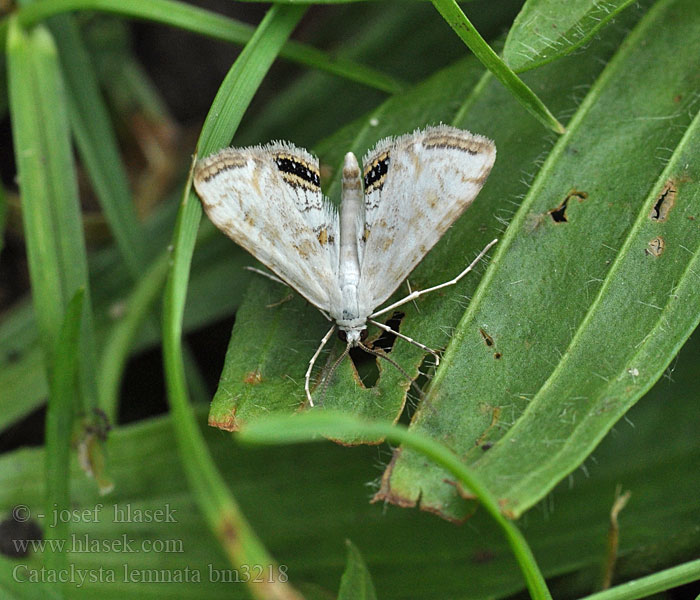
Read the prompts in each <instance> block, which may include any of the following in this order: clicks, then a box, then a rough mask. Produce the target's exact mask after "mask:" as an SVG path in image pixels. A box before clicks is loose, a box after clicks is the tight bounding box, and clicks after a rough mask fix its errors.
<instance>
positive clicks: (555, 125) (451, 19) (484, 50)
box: [432, 0, 565, 133]
mask: <svg viewBox="0 0 700 600" xmlns="http://www.w3.org/2000/svg"><path fill="white" fill-rule="evenodd" d="M432 2H433V5H434V6H435V8H436V9H437V11H438V12H439V13H440V14H441V15H442V17H443V18H444V19H445V21H447V23H448V24H449V25H450V27H452V29H454V31H455V33H456V34H457V35H458V36H459V37H460V39H461V40H462V41H463V42H464V43H465V44H466V45H467V46H468V47H469V49H470V50H471V51H472V52H473V53H474V55H475V56H476V57H477V58H478V59H479V60H480V61H481V62H482V63H483V64H484V66H485V67H486V68H487V69H488V70H489V71H491V72H492V73H493V75H494V77H496V78H497V79H498V80H499V81H500V82H501V83H503V85H505V86H506V88H508V90H510V92H511V93H512V94H513V96H514V97H515V99H516V100H517V101H518V102H520V104H521V105H522V106H523V107H524V108H525V110H527V111H528V112H529V113H530V114H531V115H532V116H534V117H535V118H536V119H538V120H539V121H540V122H541V123H542V124H543V125H544V126H545V127H548V128H550V129H551V130H552V131H556V132H557V133H564V131H565V129H564V126H563V125H562V124H561V123H559V121H557V119H556V118H555V117H554V115H553V114H552V113H551V112H550V110H549V109H548V108H547V107H546V106H545V104H544V102H542V100H540V99H539V98H538V97H537V95H536V94H535V93H534V92H533V91H532V90H531V89H530V88H529V87H528V86H527V85H526V84H525V83H524V82H523V81H522V79H520V78H519V77H518V76H517V75H516V74H515V73H513V71H512V70H511V69H510V68H509V67H508V65H506V63H504V62H503V60H502V59H501V58H500V57H499V56H498V54H496V53H495V52H494V51H493V50H492V49H491V47H490V46H489V45H488V44H487V43H486V42H485V41H484V38H482V37H481V36H480V35H479V32H478V31H477V30H476V29H475V28H474V26H473V25H472V24H471V23H470V22H469V19H467V17H466V15H465V14H464V13H463V12H462V9H461V8H460V7H459V4H457V2H456V1H455V0H432Z"/></svg>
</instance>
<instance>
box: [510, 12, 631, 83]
mask: <svg viewBox="0 0 700 600" xmlns="http://www.w3.org/2000/svg"><path fill="white" fill-rule="evenodd" d="M633 2H634V0H604V1H601V0H573V1H569V2H567V3H566V4H562V3H561V2H559V1H558V0H528V1H527V2H526V3H525V5H524V6H523V8H522V10H521V11H520V13H519V14H518V17H517V18H516V19H515V21H514V22H513V27H511V29H510V31H509V32H508V38H507V39H506V45H505V48H504V49H503V60H505V62H506V63H507V64H508V66H509V67H510V68H511V69H513V71H515V72H516V73H517V72H521V71H526V70H528V69H534V68H536V67H539V66H542V65H544V64H546V63H548V62H549V61H552V60H556V59H557V58H559V57H561V56H564V55H566V54H568V53H569V52H572V51H574V50H575V49H576V48H580V47H581V46H582V45H583V44H585V43H586V42H588V41H589V40H590V39H591V38H593V36H594V35H595V34H596V33H597V32H598V31H599V30H600V29H601V28H603V27H605V26H606V25H607V24H608V23H610V21H611V20H612V19H614V18H615V17H616V16H617V15H618V14H619V13H620V12H621V11H623V10H624V9H625V8H627V7H628V6H630V5H631V4H632V3H633Z"/></svg>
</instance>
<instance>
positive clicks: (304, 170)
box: [194, 125, 497, 406]
mask: <svg viewBox="0 0 700 600" xmlns="http://www.w3.org/2000/svg"><path fill="white" fill-rule="evenodd" d="M495 159H496V147H495V145H494V143H493V142H492V141H491V140H489V139H488V138H486V137H483V136H481V135H475V134H473V133H470V132H469V131H465V130H461V129H456V128H454V127H450V126H447V125H438V126H435V127H428V128H426V129H424V130H416V131H414V132H413V133H409V134H406V135H402V136H399V137H396V138H386V139H383V140H381V141H380V142H378V143H377V145H376V146H375V147H374V149H372V150H370V151H369V152H368V153H367V155H366V156H365V157H364V159H363V160H362V164H363V168H362V169H360V166H359V164H358V162H357V158H355V155H354V154H353V153H352V152H348V153H347V154H346V155H345V160H344V162H343V172H342V192H341V203H340V208H339V209H336V207H335V206H334V205H333V204H332V203H331V202H330V201H329V200H328V198H326V197H324V195H323V193H322V192H321V180H320V172H319V163H318V159H317V158H316V157H314V156H312V155H311V154H310V153H309V152H307V151H306V150H304V149H302V148H297V147H295V146H294V145H292V144H290V143H288V142H272V143H270V144H267V145H264V146H253V147H248V148H226V149H224V150H221V151H220V152H218V153H217V154H214V155H212V156H209V157H207V158H204V159H203V160H201V161H199V162H198V163H197V165H196V167H195V171H194V186H195V189H196V190H197V193H198V195H199V197H200V198H201V201H202V204H203V206H204V210H205V211H206V213H207V215H208V216H209V219H211V221H212V222H213V223H214V225H216V226H217V227H218V228H219V229H220V230H221V231H223V232H224V233H225V234H226V235H228V236H229V237H230V238H231V239H232V240H233V241H235V242H236V243H237V244H239V245H240V246H242V247H243V248H245V249H246V250H247V251H248V252H250V253H251V254H252V255H253V256H254V257H255V258H256V259H258V260H259V261H260V262H261V263H263V264H264V265H265V266H267V267H268V268H269V269H270V270H271V271H272V272H273V273H274V274H275V275H276V276H277V278H279V280H280V281H281V282H283V283H285V284H287V285H289V286H290V287H292V288H293V289H295V290H296V291H297V292H298V293H299V294H301V295H302V296H303V297H304V298H306V300H308V301H309V302H310V303H311V304H313V305H314V306H315V307H316V308H318V309H319V310H320V311H321V312H322V313H323V314H324V316H325V317H326V318H327V319H328V320H329V321H331V322H332V326H331V328H330V329H329V330H328V332H327V333H326V335H325V336H324V337H323V339H322V340H321V343H320V345H319V347H318V349H317V350H316V352H315V353H314V355H313V356H312V358H311V360H310V361H309V367H308V369H307V371H306V376H305V381H304V390H305V392H306V397H307V399H308V402H309V405H310V406H313V399H312V397H311V391H310V377H311V372H312V369H313V366H314V364H315V362H316V359H317V358H318V357H319V355H320V353H321V351H322V349H323V348H324V346H325V345H326V344H327V342H328V340H329V339H330V338H331V336H332V335H333V332H334V331H335V329H336V328H337V329H338V330H339V331H338V334H339V337H340V338H341V339H342V340H343V341H344V342H345V343H346V349H345V352H344V353H343V355H342V356H341V359H342V358H343V357H344V356H345V355H346V354H347V353H348V352H349V350H350V349H351V348H353V347H358V346H359V347H361V348H363V349H364V350H365V351H367V352H370V353H371V354H375V355H377V356H381V355H379V354H378V353H377V352H375V351H373V350H371V349H370V348H368V347H367V346H366V345H365V344H364V343H363V342H364V341H365V339H366V337H367V324H368V323H371V324H373V325H375V326H376V327H378V328H380V329H382V330H385V331H389V332H391V333H393V334H395V335H397V336H398V337H400V338H402V339H404V340H406V341H408V342H410V343H412V344H415V345H417V346H418V347H420V348H421V349H423V350H424V351H427V352H430V353H432V354H433V355H434V356H435V359H436V364H437V363H439V356H438V354H437V352H435V351H434V350H431V349H430V348H428V347H427V346H424V345H423V344H421V343H419V342H416V341H415V340H412V339H411V338H409V337H408V336H405V335H403V334H401V333H399V332H397V331H393V330H392V329H391V328H389V327H388V326H387V325H385V324H384V323H381V322H379V321H377V320H376V317H378V316H380V315H382V314H385V313H387V312H389V311H392V310H394V309H395V308H397V307H398V306H401V305H402V304H405V303H407V302H411V301H413V300H415V299H416V298H417V297H419V296H421V295H423V294H426V293H428V292H431V291H435V290H437V289H440V288H443V287H446V286H449V285H454V284H455V283H457V281H459V280H460V279H461V278H462V277H463V276H464V275H466V274H467V273H468V272H469V271H470V270H472V269H473V267H474V266H475V265H476V263H477V262H478V261H479V260H480V259H481V258H482V257H483V256H484V255H485V254H486V252H487V251H488V250H489V249H490V248H491V246H493V244H495V243H496V241H497V240H493V241H492V242H491V243H490V244H489V245H488V246H486V247H485V248H484V249H483V250H482V252H481V253H480V254H479V256H477V258H476V259H475V260H474V261H473V262H472V263H471V264H470V265H469V266H468V267H467V268H466V269H464V271H462V272H461V273H460V274H459V275H458V276H457V277H455V278H454V279H452V280H451V281H448V282H445V283H442V284H440V285H437V286H434V287H431V288H428V289H424V290H419V291H414V292H412V293H410V294H409V295H408V296H406V297H405V298H403V299H402V300H399V301H398V302H395V303H393V304H391V305H390V306H387V307H385V308H382V309H380V310H376V309H377V307H378V306H381V305H382V304H384V303H385V302H386V300H387V299H388V298H389V297H390V296H391V295H392V294H393V293H394V292H395V291H396V289H397V288H398V287H399V285H401V282H403V281H404V279H406V277H407V276H408V275H409V274H410V272H411V271H412V270H413V268H414V267H415V266H416V265H417V264H418V263H419V262H420V261H421V260H422V259H423V257H424V256H425V255H426V254H427V252H428V251H429V250H430V249H431V248H432V247H433V246H434V245H435V243H436V242H437V241H438V240H439V239H440V238H441V237H442V235H443V234H444V233H445V231H447V229H448V228H449V227H450V226H451V225H452V224H453V223H454V222H455V220H456V219H457V218H458V217H459V216H460V215H461V214H462V212H464V210H465V209H466V208H467V207H468V206H469V205H470V204H471V203H472V202H473V201H474V198H476V196H477V194H478V193H479V191H480V190H481V188H482V186H483V185H484V182H485V181H486V178H487V177H488V175H489V172H490V171H491V167H492V166H493V163H494V161H495ZM273 278H274V277H273ZM274 279H276V278H274ZM382 357H383V358H387V359H388V357H386V356H382ZM339 361H340V359H339V360H338V362H339ZM338 362H336V364H338ZM390 362H392V363H393V364H394V365H395V366H397V367H398V365H396V363H394V362H393V361H390ZM399 368H400V367H399ZM402 371H403V370H402Z"/></svg>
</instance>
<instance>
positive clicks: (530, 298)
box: [380, 0, 700, 518]
mask: <svg viewBox="0 0 700 600" xmlns="http://www.w3.org/2000/svg"><path fill="white" fill-rule="evenodd" d="M692 13H694V14H696V15H697V14H698V5H697V3H696V2H694V1H693V0H662V1H661V2H658V3H656V4H655V5H654V6H653V8H652V9H651V10H650V11H649V12H648V13H647V14H646V15H645V17H644V19H643V20H642V21H641V22H640V23H639V24H638V25H637V27H636V28H635V29H634V30H633V31H632V32H631V33H630V34H629V36H628V37H627V38H626V40H625V43H624V44H623V45H622V46H621V48H620V50H619V51H618V53H617V54H616V56H615V57H614V58H613V60H612V61H611V62H610V63H609V64H608V65H607V67H606V69H605V71H604V72H603V74H602V75H601V76H600V78H599V79H598V80H597V81H596V83H595V84H594V85H593V87H592V88H591V89H590V91H589V92H588V94H587V96H586V98H585V100H584V102H583V104H582V105H581V107H580V108H579V110H578V112H577V113H576V114H575V116H574V117H573V119H572V120H571V121H570V123H569V131H568V132H567V134H566V135H565V136H564V137H563V138H561V139H560V140H559V142H558V143H557V145H556V146H555V147H554V149H553V150H552V152H551V153H550V155H549V157H548V158H547V160H546V162H545V163H544V165H543V167H542V169H541V170H540V172H539V174H538V177H537V179H536V180H535V183H534V185H533V187H532V188H531V189H530V191H529V192H528V195H527V197H526V198H525V200H524V202H523V204H522V205H521V206H520V209H519V211H518V213H517V214H516V215H515V218H514V219H513V221H512V222H511V223H510V225H509V227H508V230H507V232H506V235H505V237H504V239H503V240H502V241H501V243H499V246H498V248H497V250H496V254H495V256H494V259H493V261H492V263H491V265H490V268H489V270H488V271H487V273H486V276H485V277H484V278H483V279H482V281H481V284H480V287H479V289H478V290H477V292H476V294H475V296H474V297H473V299H472V301H471V303H470V305H469V308H468V310H467V312H466V313H465V315H464V317H463V318H462V320H461V322H460V324H459V326H458V328H457V329H456V330H455V333H454V336H453V337H452V341H451V344H450V346H449V347H448V350H447V352H446V354H445V357H444V361H443V364H441V367H440V369H439V370H438V372H437V375H436V377H435V379H434V380H433V382H432V386H431V388H430V391H429V394H428V397H427V401H426V402H425V403H424V405H423V409H422V410H421V411H420V414H418V415H417V416H416V417H415V419H414V425H413V426H414V427H416V428H417V429H419V430H421V431H425V432H428V433H429V434H430V435H431V436H433V437H434V438H436V439H440V440H445V441H447V440H449V445H450V447H452V448H453V450H454V451H455V452H457V453H458V454H459V455H460V456H461V457H462V458H463V460H464V461H465V462H466V463H467V464H471V465H473V467H474V468H475V469H476V470H477V471H478V472H479V474H480V476H481V477H482V478H483V479H484V481H485V482H486V484H487V485H488V486H489V488H490V489H491V490H492V491H493V492H494V493H495V494H496V495H497V496H498V497H499V500H500V501H501V503H502V506H503V509H504V510H505V511H507V512H508V513H509V514H510V515H512V516H518V515H520V514H522V512H523V511H525V510H526V509H527V508H529V507H530V506H532V505H533V504H534V503H535V502H537V501H538V500H539V499H541V498H542V497H543V496H544V495H545V494H546V493H547V492H548V491H549V490H550V489H551V488H552V487H553V486H554V485H555V484H556V483H557V482H558V481H559V480H560V479H561V478H562V477H564V476H565V475H566V474H567V473H569V472H570V471H571V470H572V469H574V468H575V467H576V466H578V465H579V464H580V463H581V462H582V461H583V460H584V459H585V457H586V456H587V455H588V454H589V453H590V452H591V451H592V450H593V448H594V447H595V446H596V445H597V443H598V442H599V440H600V439H601V438H602V436H603V435H604V434H605V433H606V432H607V431H608V430H609V429H610V428H611V427H612V426H613V425H614V424H615V422H616V421H617V420H618V419H619V418H620V417H621V416H622V415H623V414H624V412H625V411H626V410H627V409H628V408H629V407H630V406H631V405H632V404H634V403H635V402H636V401H637V400H638V399H639V397H640V396H641V395H642V394H644V393H645V391H646V390H648V389H649V387H650V386H651V385H652V384H653V383H654V381H656V379H657V378H658V377H659V376H660V375H661V374H662V372H663V370H664V369H665V368H666V366H667V365H668V364H669V362H670V361H671V360H672V359H673V357H674V356H675V354H676V352H677V350H678V348H679V347H680V346H681V345H682V343H683V342H684V340H685V339H686V338H687V336H688V335H689V334H690V332H691V331H692V330H693V328H694V327H695V326H696V325H697V323H698V318H699V317H700V310H699V309H698V306H700V302H699V299H698V292H697V290H698V286H697V277H698V275H697V273H698V260H699V258H698V253H699V249H700V232H699V231H698V228H697V224H696V220H695V219H696V218H697V217H696V215H698V214H700V204H699V202H700V193H699V192H698V189H697V185H698V184H697V181H698V179H699V178H700V174H699V173H698V172H697V168H696V166H695V161H694V160H693V159H692V157H693V156H696V155H697V153H698V152H700V148H699V146H698V144H700V137H699V136H700V132H699V130H698V127H699V121H698V117H697V116H695V118H693V117H694V115H696V113H697V106H696V103H695V98H696V91H697V85H696V83H697V82H696V74H697V64H696V62H697V61H696V60H695V58H696V56H698V55H699V54H700V19H697V18H696V19H689V18H684V19H680V18H679V15H689V14H692ZM690 40H692V43H693V44H694V46H692V47H688V45H687V44H688V43H689V41H690ZM660 53H661V54H663V55H664V56H665V57H667V59H666V60H659V59H658V57H659V56H660V55H661V54H660ZM650 57H654V59H653V60H650ZM558 62H559V61H558ZM558 62H557V63H552V64H551V65H549V67H555V65H556V64H558ZM496 144H497V145H498V144H499V140H498V138H496ZM662 148H663V149H664V150H663V156H661V155H660V154H659V153H660V152H662V151H661V150H660V149H662ZM669 161H670V162H669ZM482 445H483V446H485V448H484V449H482V448H480V446H482ZM489 448H490V449H489ZM484 450H488V452H484ZM390 473H391V477H390V479H387V480H386V481H385V484H386V485H385V486H384V487H383V489H382V491H381V493H380V497H387V498H389V497H390V498H394V499H395V500H396V501H397V502H402V503H404V504H411V503H413V502H416V501H417V500H418V498H420V499H421V506H422V507H424V508H426V509H430V510H435V511H439V512H440V513H441V514H443V515H446V516H449V517H450V518H459V517H460V516H464V515H465V514H466V513H467V512H468V511H469V507H468V505H467V504H465V502H464V501H462V500H460V499H459V498H458V496H457V494H456V493H455V490H454V488H452V487H451V486H449V485H446V484H445V483H444V479H443V478H444V472H442V471H440V470H432V469H428V470H426V469H425V467H424V465H423V462H422V458H421V457H419V456H417V455H415V454H412V453H411V452H410V451H407V452H399V453H398V454H397V455H396V456H395V459H394V461H392V464H391V467H390Z"/></svg>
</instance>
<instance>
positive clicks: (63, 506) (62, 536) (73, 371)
mask: <svg viewBox="0 0 700 600" xmlns="http://www.w3.org/2000/svg"><path fill="white" fill-rule="evenodd" d="M84 297H85V291H84V290H82V289H79V290H78V291H77V292H76V293H75V296H73V299H72V300H71V301H70V302H69V303H68V308H67V309H66V315H65V318H64V320H63V325H62V327H61V330H60V331H59V334H58V339H57V342H56V348H55V349H54V353H53V362H52V365H51V367H52V368H51V372H52V375H51V382H50V391H49V402H48V407H47V410H46V512H45V514H46V515H53V514H60V512H61V511H64V510H68V511H70V510H71V509H72V506H71V502H70V468H69V467H70V450H71V438H72V435H73V418H74V414H75V413H74V410H75V396H76V393H77V391H78V390H77V386H76V382H77V376H78V364H79V360H80V356H79V354H80V337H79V336H80V321H81V315H82V312H83V299H84ZM51 525H52V526H46V527H45V528H44V536H45V538H49V539H56V540H67V539H68V536H69V531H70V527H69V522H68V521H65V520H58V521H57V522H56V523H55V524H53V523H51ZM45 564H46V568H47V569H49V570H53V572H61V571H62V570H63V569H65V568H66V567H67V564H68V557H67V554H66V553H65V552H61V551H59V552H48V553H46V563H45ZM57 587H60V585H58V586H57Z"/></svg>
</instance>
